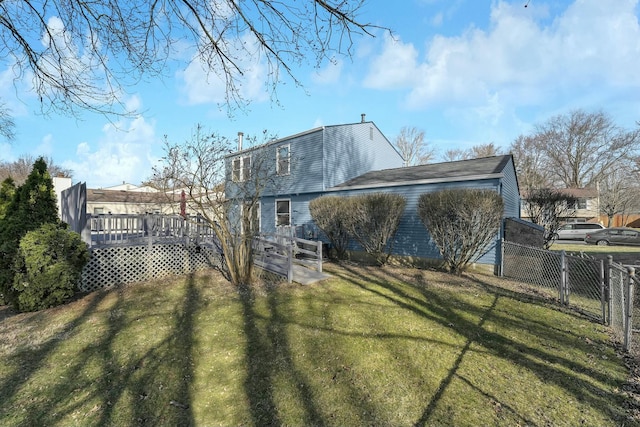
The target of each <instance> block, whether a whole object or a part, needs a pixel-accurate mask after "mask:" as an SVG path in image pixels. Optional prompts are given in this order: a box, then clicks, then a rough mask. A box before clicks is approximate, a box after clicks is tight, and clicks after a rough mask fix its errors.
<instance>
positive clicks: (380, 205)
mask: <svg viewBox="0 0 640 427" xmlns="http://www.w3.org/2000/svg"><path fill="white" fill-rule="evenodd" d="M405 206H406V200H405V199H404V197H402V196H401V195H399V194H391V193H373V194H362V195H359V196H354V197H350V198H349V204H348V206H347V209H345V212H347V213H348V217H347V229H348V230H349V234H350V235H351V236H352V237H353V238H354V239H355V240H356V241H357V242H358V243H360V245H361V246H362V248H363V249H364V250H365V251H366V252H367V253H368V254H371V255H373V256H374V257H375V259H376V262H377V263H378V264H379V265H384V264H386V262H387V261H388V259H389V256H390V255H391V252H392V250H393V239H392V238H393V235H394V234H395V233H396V231H397V230H398V226H399V225H400V218H401V217H402V214H403V213H404V208H405Z"/></svg>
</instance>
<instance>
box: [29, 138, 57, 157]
mask: <svg viewBox="0 0 640 427" xmlns="http://www.w3.org/2000/svg"><path fill="white" fill-rule="evenodd" d="M53 143H54V141H53V135H51V134H47V135H45V136H44V138H42V141H40V144H39V145H38V146H37V147H36V148H35V150H34V155H36V156H45V157H51V155H52V154H53Z"/></svg>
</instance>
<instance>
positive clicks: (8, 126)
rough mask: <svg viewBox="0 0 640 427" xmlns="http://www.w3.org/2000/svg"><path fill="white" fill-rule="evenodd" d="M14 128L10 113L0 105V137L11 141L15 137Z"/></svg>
mask: <svg viewBox="0 0 640 427" xmlns="http://www.w3.org/2000/svg"><path fill="white" fill-rule="evenodd" d="M15 126H16V125H15V123H14V121H13V117H12V116H11V111H9V109H8V108H7V107H6V106H5V105H4V104H2V103H0V136H2V137H4V138H5V139H6V140H8V141H13V139H14V138H15V136H16V135H15V133H14V129H15Z"/></svg>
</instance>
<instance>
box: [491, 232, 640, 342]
mask: <svg viewBox="0 0 640 427" xmlns="http://www.w3.org/2000/svg"><path fill="white" fill-rule="evenodd" d="M502 248H503V251H502V266H501V267H502V268H501V272H502V276H504V277H508V278H511V279H515V280H519V281H521V282H525V283H529V284H531V285H534V286H537V287H539V288H541V289H544V290H547V291H548V292H549V293H551V294H552V295H555V296H557V298H558V300H559V301H560V303H561V304H567V305H568V304H571V305H572V306H575V307H578V308H579V309H580V310H581V311H582V312H583V313H585V314H587V315H589V316H591V317H593V318H594V319H597V320H598V321H600V322H602V323H604V324H607V325H609V326H610V327H611V329H612V331H613V333H614V335H615V337H616V338H617V339H618V340H619V341H620V342H621V343H622V345H623V348H624V349H625V350H627V351H628V350H629V349H630V347H631V343H632V332H633V319H634V316H633V314H634V308H636V309H637V307H640V306H639V305H637V304H634V301H635V299H636V298H634V286H635V285H637V284H638V279H637V277H636V275H635V270H634V268H633V267H631V266H622V265H620V264H616V263H614V262H613V261H612V258H611V257H609V258H608V260H607V261H606V262H605V261H604V260H596V259H591V258H584V257H578V256H573V255H567V254H566V253H565V252H564V251H561V252H552V251H548V250H544V249H540V248H533V247H528V246H524V245H520V244H517V243H512V242H504V241H503V244H502ZM639 311H640V310H639ZM637 317H640V316H636V318H637Z"/></svg>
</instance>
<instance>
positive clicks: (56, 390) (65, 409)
mask: <svg viewBox="0 0 640 427" xmlns="http://www.w3.org/2000/svg"><path fill="white" fill-rule="evenodd" d="M112 292H113V291H112ZM115 292H117V297H116V298H115V302H114V303H113V304H111V306H110V307H109V308H108V309H106V310H104V309H102V310H97V308H98V306H99V305H100V303H101V302H103V300H104V299H105V298H106V296H107V295H109V293H107V292H104V291H103V292H98V293H96V294H95V295H92V296H90V298H91V300H90V303H89V304H88V305H87V307H86V308H85V310H84V311H83V312H82V313H81V314H80V315H79V316H77V318H76V319H74V320H73V321H71V322H69V324H68V325H67V326H66V327H65V328H64V330H63V332H62V333H61V334H62V336H64V338H65V339H70V338H73V339H74V341H78V342H81V340H80V339H79V338H78V335H79V334H87V333H90V332H89V331H90V329H91V325H92V324H93V323H95V322H96V321H97V320H96V316H97V317H100V316H103V319H104V321H105V322H104V323H105V332H104V333H103V334H102V335H100V336H97V335H96V336H95V337H91V338H90V341H89V342H87V343H86V344H85V345H84V346H83V347H81V348H73V349H68V351H70V352H75V354H70V355H69V360H70V362H69V363H68V364H67V365H66V366H64V368H63V369H60V372H62V373H63V375H62V376H61V378H52V379H53V380H54V382H53V383H52V384H47V385H46V386H44V387H43V389H42V393H41V394H42V396H41V397H39V398H38V400H37V401H34V402H32V403H27V404H24V403H23V402H22V403H23V410H24V412H25V416H24V417H25V418H24V422H23V423H21V424H23V425H56V424H60V423H63V422H68V421H69V417H73V418H74V419H77V417H78V416H81V417H85V418H84V422H86V423H87V424H92V425H138V426H144V425H149V426H152V425H153V426H156V425H193V424H194V416H193V412H192V408H191V401H190V398H191V396H190V384H191V380H192V378H193V361H192V359H193V358H192V353H193V329H194V315H195V313H196V312H197V309H198V304H199V292H198V289H197V286H196V283H195V279H194V277H193V276H189V277H188V278H187V282H186V284H185V289H184V294H183V298H182V301H181V304H179V305H177V306H176V308H175V310H174V311H173V312H167V313H157V312H154V311H153V308H152V307H149V306H140V305H141V304H142V305H144V302H143V301H136V300H137V299H136V298H133V297H131V295H129V294H127V295H125V293H124V292H123V290H122V289H117V290H115ZM128 298H129V299H128ZM130 313H135V314H137V315H136V316H135V317H129V314H130ZM154 316H167V318H171V319H173V324H172V325H171V327H170V330H169V332H164V331H158V334H159V335H160V336H161V338H158V337H155V336H154V335H153V333H154V332H153V331H151V332H150V333H151V334H152V336H151V337H150V336H148V335H147V336H146V337H145V340H147V341H149V340H153V338H158V340H157V341H156V342H153V344H151V345H149V343H148V342H140V346H139V347H138V346H136V345H135V344H131V345H130V346H129V347H127V346H126V345H124V346H123V343H122V342H120V340H121V339H123V338H124V339H126V340H128V341H132V342H135V337H132V336H131V335H132V334H135V332H134V330H135V327H136V324H142V325H144V324H145V322H146V321H150V319H151V318H152V317H154ZM146 333H149V332H146ZM61 334H57V336H60V335H61ZM61 346H63V343H62V342H60V341H59V340H57V339H55V337H54V338H51V339H50V340H49V341H48V342H47V343H46V344H44V345H43V346H41V347H40V348H39V349H38V350H36V351H25V352H23V353H19V354H16V355H15V357H16V358H18V359H26V360H30V362H29V363H28V366H27V369H26V372H25V369H24V367H25V364H24V363H23V364H21V365H22V366H20V364H19V366H20V368H21V369H16V372H15V373H14V374H13V375H12V376H11V377H10V378H7V380H6V381H5V382H4V384H3V385H2V386H0V396H3V398H4V399H7V400H8V399H12V400H18V399H20V396H19V394H18V393H20V389H21V387H22V386H23V385H26V384H27V383H28V382H29V381H30V380H31V379H32V378H34V377H36V376H43V377H46V373H44V372H43V371H44V370H46V369H47V368H48V364H49V363H51V362H50V361H49V360H48V359H50V357H51V356H52V355H53V353H55V352H58V351H59V347H61ZM65 351H66V350H65ZM51 369H55V370H57V369H59V367H58V366H54V367H51ZM96 371H97V372H96ZM29 387H34V386H33V385H29ZM92 406H93V408H92V409H91V411H89V413H86V408H88V407H92ZM3 411H4V412H7V413H8V412H9V411H10V408H4V410H3ZM80 411H82V412H80ZM77 422H78V423H79V424H83V421H82V419H79V420H77Z"/></svg>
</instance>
